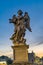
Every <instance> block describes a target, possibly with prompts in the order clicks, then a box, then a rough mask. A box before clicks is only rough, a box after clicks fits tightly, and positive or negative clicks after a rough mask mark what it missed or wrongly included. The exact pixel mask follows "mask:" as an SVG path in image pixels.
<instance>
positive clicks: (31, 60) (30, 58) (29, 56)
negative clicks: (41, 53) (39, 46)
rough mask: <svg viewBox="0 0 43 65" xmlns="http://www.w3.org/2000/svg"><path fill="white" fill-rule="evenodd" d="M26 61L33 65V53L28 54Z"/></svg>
mask: <svg viewBox="0 0 43 65" xmlns="http://www.w3.org/2000/svg"><path fill="white" fill-rule="evenodd" d="M28 60H29V62H30V63H34V61H35V53H34V52H33V51H32V53H28Z"/></svg>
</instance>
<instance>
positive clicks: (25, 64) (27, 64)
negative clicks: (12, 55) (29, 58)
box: [12, 62, 35, 65]
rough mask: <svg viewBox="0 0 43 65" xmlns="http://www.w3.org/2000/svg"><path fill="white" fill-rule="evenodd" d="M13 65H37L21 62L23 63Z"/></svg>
mask: <svg viewBox="0 0 43 65" xmlns="http://www.w3.org/2000/svg"><path fill="white" fill-rule="evenodd" d="M12 65H35V64H33V63H29V62H21V63H13V64H12Z"/></svg>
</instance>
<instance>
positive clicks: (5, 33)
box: [0, 0, 43, 51]
mask: <svg viewBox="0 0 43 65" xmlns="http://www.w3.org/2000/svg"><path fill="white" fill-rule="evenodd" d="M19 9H21V10H22V11H23V12H25V11H27V12H28V14H29V16H30V24H31V28H32V33H31V32H29V31H28V30H27V31H26V36H25V37H26V39H27V44H29V45H30V47H32V46H33V47H35V46H40V45H41V46H42V45H43V0H0V51H3V50H4V51H6V50H7V51H9V50H11V45H12V42H11V41H10V39H9V38H10V37H11V35H12V34H13V31H14V26H13V25H12V24H10V23H9V18H12V16H13V15H14V14H16V15H17V11H18V10H19Z"/></svg>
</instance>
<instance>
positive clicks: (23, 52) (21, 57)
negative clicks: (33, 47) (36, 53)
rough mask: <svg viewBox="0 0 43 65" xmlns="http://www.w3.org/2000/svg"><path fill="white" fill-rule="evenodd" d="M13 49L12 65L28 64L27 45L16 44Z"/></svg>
mask: <svg viewBox="0 0 43 65" xmlns="http://www.w3.org/2000/svg"><path fill="white" fill-rule="evenodd" d="M12 48H13V58H14V60H13V64H16V65H17V64H18V63H19V64H20V63H22V64H23V63H24V64H25V63H28V48H29V46H28V45H24V44H17V45H14V46H12Z"/></svg>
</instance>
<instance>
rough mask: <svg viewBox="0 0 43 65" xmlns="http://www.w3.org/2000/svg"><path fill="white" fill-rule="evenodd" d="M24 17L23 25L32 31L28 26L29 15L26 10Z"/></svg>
mask: <svg viewBox="0 0 43 65" xmlns="http://www.w3.org/2000/svg"><path fill="white" fill-rule="evenodd" d="M24 18H25V26H26V28H27V29H28V30H29V31H30V32H32V30H31V27H30V17H29V16H28V13H27V12H25V15H24Z"/></svg>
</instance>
